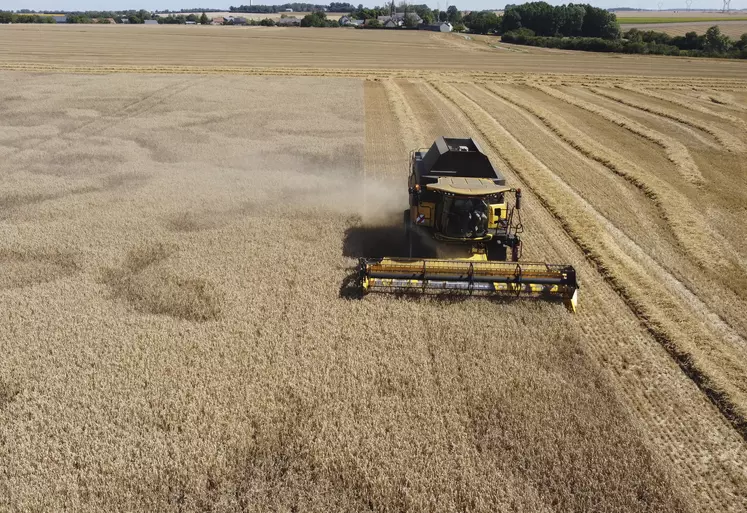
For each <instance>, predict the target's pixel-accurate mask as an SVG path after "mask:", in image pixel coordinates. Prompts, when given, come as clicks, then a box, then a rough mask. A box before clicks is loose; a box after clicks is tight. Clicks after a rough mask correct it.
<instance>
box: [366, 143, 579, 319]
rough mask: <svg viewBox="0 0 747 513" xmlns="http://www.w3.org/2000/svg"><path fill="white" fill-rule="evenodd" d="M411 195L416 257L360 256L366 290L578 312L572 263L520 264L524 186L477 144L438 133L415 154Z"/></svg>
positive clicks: (407, 217)
mask: <svg viewBox="0 0 747 513" xmlns="http://www.w3.org/2000/svg"><path fill="white" fill-rule="evenodd" d="M409 193H410V208H409V209H407V210H405V212H404V223H405V229H406V232H407V237H408V241H409V248H410V257H409V258H396V257H384V258H361V259H360V260H359V263H358V276H357V279H358V284H359V287H360V290H361V292H362V293H364V294H365V293H368V292H394V293H409V294H429V293H449V294H468V295H497V296H508V297H530V298H541V299H555V300H560V301H563V302H564V303H565V304H566V306H567V307H568V308H569V309H570V310H571V311H574V312H575V311H576V307H577V304H578V289H579V286H578V281H577V279H576V271H575V269H574V268H573V266H571V265H565V264H563V265H557V264H546V263H541V262H523V261H519V260H520V257H521V244H522V243H521V239H520V237H519V234H520V233H522V231H523V225H522V222H521V189H513V188H510V187H506V185H505V179H504V178H503V176H501V175H500V174H499V173H498V172H497V171H496V170H495V168H494V167H493V165H492V164H491V162H490V160H489V159H488V157H487V156H486V155H485V154H484V153H483V152H482V151H481V150H480V148H479V146H478V145H477V143H476V142H475V141H473V140H472V139H447V138H444V137H439V138H438V139H436V141H435V142H434V143H433V146H431V148H430V149H429V150H428V151H427V152H426V151H424V150H418V151H413V152H412V154H411V169H410V179H409ZM510 196H513V199H514V201H513V203H509V199H510ZM434 253H435V255H434ZM441 254H446V255H448V256H447V257H445V258H442V257H441V258H437V257H436V256H441Z"/></svg>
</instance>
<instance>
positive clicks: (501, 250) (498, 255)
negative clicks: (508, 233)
mask: <svg viewBox="0 0 747 513" xmlns="http://www.w3.org/2000/svg"><path fill="white" fill-rule="evenodd" d="M506 256H507V254H506V246H504V245H503V244H500V243H499V244H490V245H489V246H488V260H496V261H500V262H505V261H506Z"/></svg>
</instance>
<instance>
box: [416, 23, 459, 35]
mask: <svg viewBox="0 0 747 513" xmlns="http://www.w3.org/2000/svg"><path fill="white" fill-rule="evenodd" d="M418 28H419V29H420V30H430V31H432V32H451V31H452V30H454V27H452V25H451V23H449V22H448V21H444V22H441V23H432V24H430V25H425V24H423V25H419V26H418Z"/></svg>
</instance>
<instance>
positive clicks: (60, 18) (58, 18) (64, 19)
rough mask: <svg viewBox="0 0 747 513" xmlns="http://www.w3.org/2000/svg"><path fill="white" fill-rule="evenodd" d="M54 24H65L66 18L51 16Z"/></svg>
mask: <svg viewBox="0 0 747 513" xmlns="http://www.w3.org/2000/svg"><path fill="white" fill-rule="evenodd" d="M52 19H54V22H55V23H67V16H52Z"/></svg>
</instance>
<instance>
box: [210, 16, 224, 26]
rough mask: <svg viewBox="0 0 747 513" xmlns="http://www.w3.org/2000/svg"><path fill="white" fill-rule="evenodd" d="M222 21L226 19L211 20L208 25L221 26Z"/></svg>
mask: <svg viewBox="0 0 747 513" xmlns="http://www.w3.org/2000/svg"><path fill="white" fill-rule="evenodd" d="M224 21H226V19H225V18H222V17H220V16H219V17H217V18H213V19H212V21H211V22H210V23H211V24H213V25H223V22H224Z"/></svg>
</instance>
